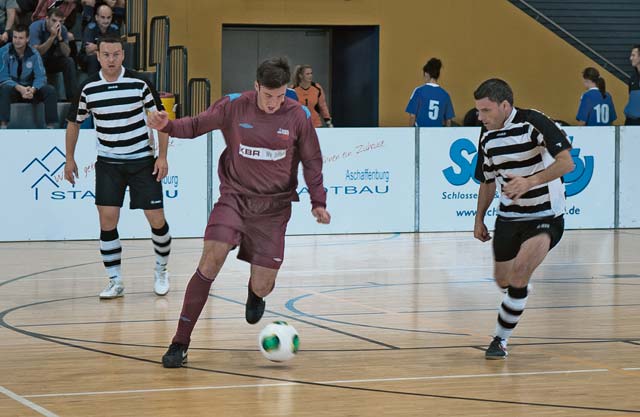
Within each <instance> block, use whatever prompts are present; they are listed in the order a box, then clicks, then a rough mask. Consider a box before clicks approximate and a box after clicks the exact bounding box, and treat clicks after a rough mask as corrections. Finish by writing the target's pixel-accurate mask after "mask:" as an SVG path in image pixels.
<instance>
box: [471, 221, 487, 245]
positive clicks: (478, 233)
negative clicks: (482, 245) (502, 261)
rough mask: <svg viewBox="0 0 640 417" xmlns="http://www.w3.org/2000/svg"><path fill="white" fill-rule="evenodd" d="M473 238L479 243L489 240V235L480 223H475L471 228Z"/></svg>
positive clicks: (485, 227)
mask: <svg viewBox="0 0 640 417" xmlns="http://www.w3.org/2000/svg"><path fill="white" fill-rule="evenodd" d="M473 237H475V238H476V239H478V240H479V241H481V242H488V241H490V240H491V235H490V234H489V231H488V230H487V226H486V225H485V224H484V223H483V222H482V221H476V222H475V225H474V226H473Z"/></svg>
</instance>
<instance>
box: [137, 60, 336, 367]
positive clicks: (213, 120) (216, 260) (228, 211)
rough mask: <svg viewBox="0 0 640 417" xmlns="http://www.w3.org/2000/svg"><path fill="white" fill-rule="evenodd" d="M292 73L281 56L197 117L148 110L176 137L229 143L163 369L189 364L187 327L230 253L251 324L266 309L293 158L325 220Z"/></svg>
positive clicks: (294, 181) (294, 173)
mask: <svg viewBox="0 0 640 417" xmlns="http://www.w3.org/2000/svg"><path fill="white" fill-rule="evenodd" d="M289 79H290V70H289V65H288V64H287V62H286V60H284V59H281V58H274V59H269V60H267V61H264V62H263V63H262V64H260V66H259V67H258V71H257V80H256V82H255V91H249V92H245V93H242V94H230V95H228V96H226V97H224V98H222V99H220V100H218V101H217V102H216V103H215V104H214V105H212V106H211V107H210V108H209V109H207V110H206V111H204V112H202V113H200V114H199V115H198V116H196V117H193V118H191V117H185V118H182V119H178V120H174V121H169V120H168V117H167V114H166V113H165V112H153V113H152V114H150V115H149V126H151V127H153V128H155V129H158V130H161V131H163V132H166V133H168V134H169V135H170V136H172V137H177V138H194V137H198V136H200V135H202V134H204V133H207V132H210V131H212V130H216V129H220V130H222V133H223V135H224V138H225V142H226V145H227V148H226V149H225V151H224V152H223V153H222V155H221V157H220V161H219V168H218V175H219V177H220V199H219V200H218V201H217V202H216V204H215V205H214V207H213V210H212V211H211V215H210V217H209V222H208V224H207V228H206V230H205V236H204V240H205V241H204V250H203V253H202V257H201V258H200V263H199V265H198V269H197V270H196V272H195V274H194V275H193V277H192V278H191V280H190V281H189V284H188V285H187V290H186V292H185V297H184V303H183V306H182V312H181V314H180V319H179V321H178V330H177V332H176V335H175V336H174V338H173V340H172V342H171V345H170V346H169V350H168V351H167V352H166V353H165V354H164V356H163V357H162V364H163V366H165V367H166V368H177V367H180V366H182V364H184V363H186V359H187V348H188V347H189V343H190V341H191V333H192V332H193V328H194V326H195V324H196V321H197V320H198V317H199V315H200V313H201V311H202V309H203V307H204V305H205V303H206V301H207V298H208V296H209V290H210V288H211V284H212V283H213V281H214V279H215V277H216V275H217V274H218V272H219V271H220V269H221V268H222V265H223V264H224V261H225V259H226V257H227V254H228V253H229V251H230V250H231V249H233V248H234V247H235V246H239V251H238V258H239V259H242V260H244V261H246V262H249V263H250V264H251V277H250V279H249V285H248V297H247V303H246V306H245V318H246V320H247V322H248V323H250V324H255V323H257V322H258V321H259V320H260V319H261V318H262V315H263V313H264V309H265V301H264V297H266V296H267V295H268V294H269V293H270V292H271V291H272V290H273V287H274V285H275V280H276V276H277V274H278V270H279V268H280V265H281V264H282V260H283V258H284V235H285V231H286V228H287V223H288V221H289V218H290V217H291V202H292V201H298V194H297V191H296V187H297V185H298V165H299V163H300V162H302V169H303V174H304V179H305V182H306V183H307V186H308V188H309V192H310V195H311V206H312V210H311V213H312V214H313V216H314V217H315V218H316V220H317V221H318V222H319V223H324V224H328V223H329V222H330V221H331V216H330V215H329V212H327V210H326V208H325V207H326V192H325V189H324V186H323V183H322V154H321V152H320V145H319V144H318V137H317V136H316V132H315V129H314V127H313V125H312V123H311V119H310V113H309V110H308V109H306V108H305V107H303V106H301V105H300V104H299V103H297V102H295V101H294V100H291V99H288V98H285V92H286V89H287V83H288V82H289Z"/></svg>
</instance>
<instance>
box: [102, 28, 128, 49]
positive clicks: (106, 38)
mask: <svg viewBox="0 0 640 417" xmlns="http://www.w3.org/2000/svg"><path fill="white" fill-rule="evenodd" d="M101 43H119V44H120V46H122V48H123V49H124V44H123V42H122V38H121V37H120V35H119V34H117V33H114V32H107V33H105V34H104V35H101V36H100V37H99V38H98V50H100V44H101Z"/></svg>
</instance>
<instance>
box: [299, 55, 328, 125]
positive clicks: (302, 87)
mask: <svg viewBox="0 0 640 417" xmlns="http://www.w3.org/2000/svg"><path fill="white" fill-rule="evenodd" d="M294 78H295V83H294V86H293V89H294V90H295V91H296V94H297V95H298V101H299V102H300V103H302V104H303V105H305V106H307V108H308V109H309V111H310V112H311V121H312V122H313V126H315V127H322V126H323V123H322V121H323V119H324V123H325V124H326V125H327V127H333V124H332V123H331V114H330V113H329V107H327V101H326V99H325V94H324V90H323V89H322V87H321V86H320V84H318V83H314V82H313V81H312V80H313V70H312V69H311V66H310V65H299V66H298V67H296V71H295V76H294Z"/></svg>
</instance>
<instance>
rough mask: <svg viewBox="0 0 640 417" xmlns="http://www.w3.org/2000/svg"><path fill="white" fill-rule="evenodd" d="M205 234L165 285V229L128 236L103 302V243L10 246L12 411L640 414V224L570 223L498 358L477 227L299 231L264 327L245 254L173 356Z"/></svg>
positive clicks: (3, 256)
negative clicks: (180, 364)
mask: <svg viewBox="0 0 640 417" xmlns="http://www.w3.org/2000/svg"><path fill="white" fill-rule="evenodd" d="M201 247H202V244H201V241H200V240H199V239H176V240H174V244H173V251H172V257H171V261H170V271H171V274H172V290H171V292H170V293H169V294H168V295H167V296H166V297H157V296H155V295H154V294H153V291H152V285H153V282H152V265H153V262H154V257H153V254H152V248H151V242H150V241H148V240H136V241H124V242H123V248H124V252H123V256H124V258H123V273H124V277H125V285H126V295H125V297H124V298H120V299H117V300H110V301H100V300H99V299H98V297H97V294H98V293H99V292H100V290H102V288H103V287H104V285H105V284H106V279H105V278H104V272H103V268H102V263H101V260H100V257H99V252H98V248H97V242H89V241H83V242H34V243H3V244H0V261H1V264H2V272H1V273H0V347H1V350H0V354H1V355H2V357H1V359H0V416H11V417H13V416H42V415H44V416H65V417H66V416H157V417H163V416H225V417H227V416H257V417H265V416H373V415H385V416H460V417H466V416H495V415H500V416H508V417H511V416H536V417H538V416H567V417H569V416H571V417H574V416H603V417H604V416H624V415H635V414H640V396H639V395H638V391H637V390H638V386H639V381H640V255H639V253H640V230H622V231H609V230H607V231H604V230H601V231H597V230H596V231H594V230H588V231H569V232H566V233H565V236H564V238H563V240H562V241H561V242H560V245H559V246H558V247H557V248H556V249H554V250H553V251H552V252H551V253H550V255H549V256H548V257H547V259H546V261H545V263H544V264H543V266H542V267H540V268H539V270H538V271H537V272H536V274H535V275H534V278H533V280H532V284H533V294H532V295H531V296H530V298H529V303H528V305H527V310H526V311H525V313H524V316H523V319H522V320H521V322H520V325H519V326H518V328H517V329H516V331H515V333H514V337H513V338H512V340H511V343H510V356H509V358H508V359H506V360H504V361H487V360H485V359H484V356H483V351H484V348H485V347H486V346H487V344H488V343H489V341H490V335H491V333H492V332H493V329H494V326H495V319H496V314H497V306H498V304H499V301H500V300H501V294H500V293H499V292H498V290H497V288H496V287H495V285H494V284H493V282H492V278H491V277H492V268H491V264H492V262H491V248H490V244H482V243H480V242H478V241H475V240H473V238H472V237H471V234H470V233H446V234H445V233H439V234H400V235H349V236H319V237H312V236H300V237H290V238H288V239H287V253H286V260H285V263H284V266H283V269H282V271H281V274H280V276H279V278H278V282H277V286H276V290H275V291H274V293H273V294H272V295H270V296H269V297H268V299H267V313H266V314H265V317H264V318H263V320H262V322H261V323H260V324H258V325H256V326H250V325H248V324H246V323H245V321H244V300H245V297H246V281H247V279H248V266H247V265H246V264H244V263H242V262H240V261H237V260H236V259H235V253H232V254H231V256H230V257H229V259H228V261H227V264H226V265H225V267H224V269H223V271H222V273H221V274H220V276H219V277H218V279H217V281H216V283H215V284H214V287H213V290H212V292H211V296H210V299H209V302H208V304H207V306H206V307H205V310H204V311H203V314H202V317H201V319H200V321H199V322H198V325H197V326H196V329H195V332H194V336H193V342H192V345H191V348H190V350H189V366H188V367H187V368H182V369H163V368H162V366H161V365H160V357H161V356H162V354H163V353H164V351H165V350H166V348H167V345H168V344H169V342H170V339H171V337H172V335H173V333H174V331H175V327H176V323H177V317H178V313H179V311H180V307H181V303H182V297H183V295H184V288H185V286H186V282H187V280H188V279H189V278H190V277H191V274H192V273H193V271H194V268H195V265H196V263H197V261H198V259H199V256H200V250H201ZM276 319H277V320H283V319H284V320H286V321H288V322H289V323H290V324H293V325H294V326H295V327H296V328H297V329H298V332H299V333H300V339H301V348H302V351H301V352H300V353H299V355H298V356H297V357H296V358H294V359H293V360H292V361H290V362H287V363H282V364H275V363H271V362H268V361H267V360H266V359H264V358H263V357H262V355H261V354H260V352H259V351H258V348H257V334H258V333H259V331H260V329H261V328H262V326H264V325H265V324H266V323H268V322H270V321H272V320H276ZM634 393H635V394H634Z"/></svg>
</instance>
